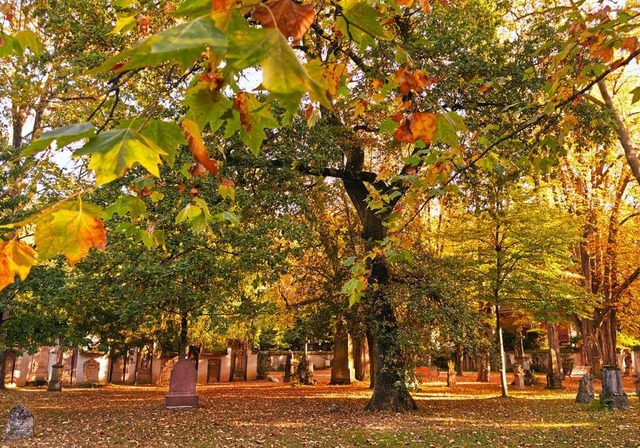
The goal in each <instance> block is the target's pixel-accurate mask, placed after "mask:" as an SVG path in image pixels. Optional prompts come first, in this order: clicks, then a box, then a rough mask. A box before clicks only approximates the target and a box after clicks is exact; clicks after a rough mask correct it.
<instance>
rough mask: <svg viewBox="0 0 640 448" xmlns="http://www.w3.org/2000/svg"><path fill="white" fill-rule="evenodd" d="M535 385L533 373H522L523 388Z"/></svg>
mask: <svg viewBox="0 0 640 448" xmlns="http://www.w3.org/2000/svg"><path fill="white" fill-rule="evenodd" d="M534 384H536V377H535V375H534V374H533V372H532V371H531V370H530V369H529V370H525V371H524V385H525V386H533V385H534Z"/></svg>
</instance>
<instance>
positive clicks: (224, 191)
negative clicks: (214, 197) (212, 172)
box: [218, 182, 236, 201]
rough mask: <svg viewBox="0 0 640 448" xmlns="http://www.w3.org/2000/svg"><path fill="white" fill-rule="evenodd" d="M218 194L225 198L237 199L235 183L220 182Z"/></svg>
mask: <svg viewBox="0 0 640 448" xmlns="http://www.w3.org/2000/svg"><path fill="white" fill-rule="evenodd" d="M218 194H219V195H220V197H221V198H222V199H224V200H227V199H228V200H230V201H235V200H236V190H235V188H233V184H231V185H228V184H225V183H224V182H223V183H221V184H220V186H219V187H218Z"/></svg>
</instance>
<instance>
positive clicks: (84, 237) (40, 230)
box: [35, 201, 107, 265]
mask: <svg viewBox="0 0 640 448" xmlns="http://www.w3.org/2000/svg"><path fill="white" fill-rule="evenodd" d="M35 240H36V247H37V248H38V252H39V255H40V258H41V259H43V260H46V259H48V258H51V257H52V256H54V255H57V254H60V253H62V254H64V256H65V257H66V258H67V261H68V262H69V264H71V265H74V264H76V263H77V262H78V260H80V259H81V258H82V257H84V256H85V255H86V254H87V253H88V252H89V249H91V248H92V247H95V248H96V249H99V250H104V249H105V247H106V244H107V232H106V230H105V227H104V222H103V221H102V220H101V219H100V218H98V217H97V216H96V215H95V214H94V213H93V212H92V211H90V210H89V209H88V207H87V206H83V204H82V202H81V201H78V205H77V206H75V204H64V205H62V206H60V207H58V208H56V209H54V210H52V211H51V212H49V213H46V214H45V215H43V216H42V217H40V218H39V219H38V220H37V221H36V233H35Z"/></svg>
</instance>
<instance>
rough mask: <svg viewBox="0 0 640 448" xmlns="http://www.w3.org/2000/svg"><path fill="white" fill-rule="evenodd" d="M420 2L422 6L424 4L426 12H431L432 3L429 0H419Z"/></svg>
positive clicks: (423, 8) (423, 7)
mask: <svg viewBox="0 0 640 448" xmlns="http://www.w3.org/2000/svg"><path fill="white" fill-rule="evenodd" d="M418 3H420V6H422V10H423V11H424V12H425V13H427V14H430V13H431V3H429V0H418Z"/></svg>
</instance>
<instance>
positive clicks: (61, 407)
mask: <svg viewBox="0 0 640 448" xmlns="http://www.w3.org/2000/svg"><path fill="white" fill-rule="evenodd" d="M494 376H495V375H494ZM318 377H319V380H320V385H319V386H315V387H312V386H304V387H303V386H299V387H292V386H291V385H287V384H282V383H279V384H276V383H268V382H252V383H236V384H220V385H215V386H206V387H200V388H199V396H200V403H201V406H200V407H199V408H197V409H192V410H166V409H164V408H163V407H162V400H163V396H164V394H165V393H166V389H165V388H156V387H123V386H109V387H106V388H101V389H71V388H67V389H65V390H64V391H63V392H62V393H56V392H47V391H46V390H44V389H21V390H8V391H0V416H2V418H1V419H0V431H1V434H4V432H5V424H6V416H7V415H8V413H9V410H10V409H11V407H12V406H13V405H14V404H16V403H23V404H25V405H26V406H28V407H29V408H30V409H31V410H32V412H33V414H34V416H35V422H36V427H35V432H36V436H35V438H33V439H30V440H25V441H18V442H11V443H9V442H3V443H0V447H2V448H5V447H27V446H28V447H31V446H38V447H53V446H58V447H65V448H69V447H81V446H123V447H124V446H126V447H129V446H132V447H135V446H140V447H159V446H172V447H176V446H184V447H240V446H244V447H253V446H264V447H305V446H312V447H351V446H414V447H470V446H474V447H475V446H485V447H486V446H489V447H537V446H544V447H560V446H570V447H633V448H637V447H640V404H639V402H638V401H639V400H638V398H637V397H636V396H635V388H634V384H633V381H634V380H633V379H632V378H626V379H625V390H627V392H628V395H629V401H630V404H631V409H630V410H629V411H628V412H611V411H606V410H599V409H596V407H595V406H591V407H585V406H580V405H575V404H574V403H573V401H574V398H575V391H576V388H577V384H578V380H576V379H574V380H566V381H565V385H566V386H567V390H565V391H547V390H545V389H544V388H543V386H537V387H535V388H530V389H527V390H522V391H515V390H514V391H512V397H510V398H508V399H502V398H499V395H500V389H499V386H498V385H497V383H495V382H494V383H492V384H480V383H474V382H472V380H473V379H474V376H473V374H472V373H469V374H467V376H465V377H463V378H460V379H459V382H460V383H459V384H458V385H457V386H455V387H454V388H447V387H445V385H444V383H427V384H425V385H423V387H422V388H421V390H420V391H418V392H416V393H415V394H414V396H415V398H416V399H417V401H418V404H419V406H420V410H419V411H418V412H416V413H412V414H403V415H399V414H391V413H366V412H363V411H362V408H363V407H364V405H365V403H366V402H367V399H368V397H369V395H370V392H369V390H368V388H367V387H366V385H363V384H355V385H351V386H328V385H326V383H327V382H328V377H327V372H321V373H319V375H318ZM494 380H497V378H495V379H494ZM598 387H599V385H596V389H598Z"/></svg>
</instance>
